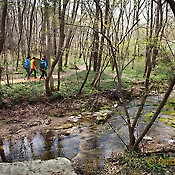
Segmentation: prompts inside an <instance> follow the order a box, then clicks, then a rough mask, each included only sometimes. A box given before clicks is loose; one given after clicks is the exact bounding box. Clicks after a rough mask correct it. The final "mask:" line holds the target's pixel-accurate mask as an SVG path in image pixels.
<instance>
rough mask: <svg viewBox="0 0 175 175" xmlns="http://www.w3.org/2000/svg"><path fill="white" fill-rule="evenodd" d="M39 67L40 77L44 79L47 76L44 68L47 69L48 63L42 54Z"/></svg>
mask: <svg viewBox="0 0 175 175" xmlns="http://www.w3.org/2000/svg"><path fill="white" fill-rule="evenodd" d="M39 69H40V71H41V76H40V79H45V77H47V72H46V70H47V69H48V63H47V60H46V57H45V56H43V57H42V59H41V62H40V66H39Z"/></svg>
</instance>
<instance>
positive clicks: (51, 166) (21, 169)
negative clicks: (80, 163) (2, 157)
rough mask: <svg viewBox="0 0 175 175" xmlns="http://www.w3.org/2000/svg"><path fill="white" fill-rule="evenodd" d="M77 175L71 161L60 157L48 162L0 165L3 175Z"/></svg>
mask: <svg viewBox="0 0 175 175" xmlns="http://www.w3.org/2000/svg"><path fill="white" fill-rule="evenodd" d="M54 173H56V174H61V175H76V173H75V171H74V169H73V166H72V163H71V161H70V160H69V159H67V158H64V157H59V158H57V159H51V160H46V161H41V160H35V161H25V162H14V163H0V174H2V175H17V174H18V175H26V174H27V175H41V174H43V175H51V174H54Z"/></svg>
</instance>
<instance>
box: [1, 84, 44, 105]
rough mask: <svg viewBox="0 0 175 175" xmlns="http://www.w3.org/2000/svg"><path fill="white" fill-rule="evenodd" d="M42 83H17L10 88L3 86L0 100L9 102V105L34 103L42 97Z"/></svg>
mask: <svg viewBox="0 0 175 175" xmlns="http://www.w3.org/2000/svg"><path fill="white" fill-rule="evenodd" d="M43 86H44V83H43V82H39V81H38V82H30V83H28V82H27V83H17V84H13V85H11V86H7V85H3V86H2V88H1V93H2V100H7V99H8V100H9V101H10V102H11V103H16V102H20V101H21V102H22V101H24V100H25V101H28V102H35V101H38V100H39V99H40V97H41V96H43V95H44V93H45V91H44V88H43Z"/></svg>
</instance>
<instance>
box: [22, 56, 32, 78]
mask: <svg viewBox="0 0 175 175" xmlns="http://www.w3.org/2000/svg"><path fill="white" fill-rule="evenodd" d="M30 59H31V57H30V56H28V57H27V58H26V61H25V66H24V68H25V70H26V72H27V74H26V76H25V77H27V80H29V79H30V68H31V64H30ZM24 79H25V78H24Z"/></svg>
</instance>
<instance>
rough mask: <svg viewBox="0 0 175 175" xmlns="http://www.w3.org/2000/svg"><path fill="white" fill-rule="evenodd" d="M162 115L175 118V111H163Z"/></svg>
mask: <svg viewBox="0 0 175 175" xmlns="http://www.w3.org/2000/svg"><path fill="white" fill-rule="evenodd" d="M162 113H163V114H165V115H170V116H175V110H173V111H162Z"/></svg>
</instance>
